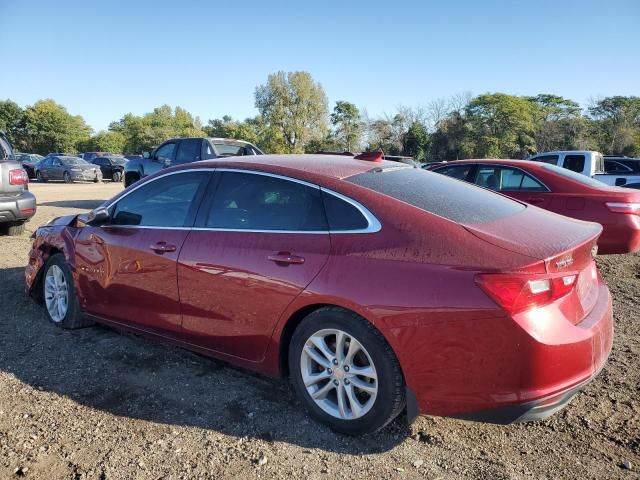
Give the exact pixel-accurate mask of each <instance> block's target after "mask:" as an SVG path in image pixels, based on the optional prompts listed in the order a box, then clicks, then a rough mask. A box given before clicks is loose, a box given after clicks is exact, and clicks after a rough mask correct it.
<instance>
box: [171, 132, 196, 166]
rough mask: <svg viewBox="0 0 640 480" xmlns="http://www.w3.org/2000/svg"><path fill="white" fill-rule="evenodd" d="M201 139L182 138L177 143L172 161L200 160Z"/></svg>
mask: <svg viewBox="0 0 640 480" xmlns="http://www.w3.org/2000/svg"><path fill="white" fill-rule="evenodd" d="M201 148H202V140H200V139H199V138H189V139H187V140H182V141H181V142H180V144H179V145H178V152H177V153H176V159H175V162H174V163H178V164H179V163H189V162H196V161H198V160H200V149H201Z"/></svg>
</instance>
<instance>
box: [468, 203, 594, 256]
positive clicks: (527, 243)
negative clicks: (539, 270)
mask: <svg viewBox="0 0 640 480" xmlns="http://www.w3.org/2000/svg"><path fill="white" fill-rule="evenodd" d="M462 226H463V227H464V228H465V229H466V230H467V231H469V232H470V233H472V234H473V235H475V236H476V237H478V238H480V239H482V240H484V241H485V242H488V243H491V244H492V245H495V246H497V247H500V248H503V249H505V250H509V251H511V252H515V253H519V254H522V255H526V256H528V257H533V258H536V259H539V260H544V261H545V262H547V263H548V262H549V261H550V260H551V259H553V258H555V257H557V256H559V255H562V254H564V253H566V252H569V251H571V250H574V249H576V248H580V247H584V248H587V249H589V250H590V249H591V247H592V245H594V244H595V240H596V239H597V238H598V237H599V236H600V233H602V226H600V225H599V224H597V223H591V222H583V221H582V220H576V219H573V218H568V217H564V216H562V215H558V214H555V213H552V212H549V211H547V210H543V209H541V208H537V207H534V206H527V208H525V209H524V210H522V211H520V212H518V213H516V214H515V215H510V216H508V217H504V218H501V219H499V220H494V221H492V222H488V223H482V224H462Z"/></svg>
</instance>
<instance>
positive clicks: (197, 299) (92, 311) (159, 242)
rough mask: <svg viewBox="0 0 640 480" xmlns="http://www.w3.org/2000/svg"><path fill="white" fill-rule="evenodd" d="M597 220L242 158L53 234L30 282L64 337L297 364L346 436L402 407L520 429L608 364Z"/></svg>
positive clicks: (167, 175)
mask: <svg viewBox="0 0 640 480" xmlns="http://www.w3.org/2000/svg"><path fill="white" fill-rule="evenodd" d="M601 230H602V228H601V227H600V225H598V224H595V223H587V222H582V221H578V220H572V219H568V218H566V217H563V216H560V215H556V214H554V213H550V212H547V211H545V210H542V209H539V208H536V207H532V206H528V205H526V204H523V203H520V202H517V201H514V200H511V199H509V198H506V197H504V196H501V195H497V194H495V193H493V192H490V191H488V190H486V189H483V188H478V187H476V186H473V185H469V184H467V183H464V182H459V181H457V180H453V179H450V178H448V177H446V176H444V175H438V174H435V173H431V172H426V171H423V170H420V169H417V168H412V167H411V166H408V165H401V164H398V163H391V162H376V163H372V162H371V161H365V160H357V159H349V158H345V157H344V156H324V155H323V156H265V157H260V159H259V160H251V159H248V158H247V157H242V158H236V159H225V160H220V161H207V162H198V163H195V164H189V165H184V166H181V167H176V168H172V169H168V170H164V171H162V172H159V173H158V174H156V175H153V176H150V177H147V178H145V179H144V180H142V181H141V182H138V183H136V184H135V185H133V186H132V187H130V188H128V189H127V190H125V191H123V192H122V193H121V194H119V195H118V196H116V197H114V198H113V199H111V200H109V201H107V202H106V203H105V204H104V206H102V207H100V208H98V209H96V210H94V211H93V212H91V213H90V214H89V215H80V216H68V217H61V218H58V219H56V220H54V221H52V222H51V223H49V224H47V225H44V226H42V227H40V228H39V229H38V230H37V232H36V233H35V235H34V241H33V246H32V249H31V252H30V254H29V264H28V266H27V268H26V283H27V287H28V290H29V291H30V293H31V294H32V295H33V296H34V297H35V298H36V299H38V300H40V301H42V303H43V304H44V306H45V311H46V315H47V317H48V319H49V320H50V321H51V322H53V323H54V324H55V325H58V326H61V327H63V328H75V327H80V326H83V325H86V324H87V323H91V322H94V321H96V322H100V323H104V324H108V325H111V326H115V327H117V328H124V329H129V330H131V331H134V332H139V333H144V334H148V335H155V336H158V337H162V338H163V339H170V340H172V341H174V342H176V343H177V344H179V345H182V346H184V347H186V348H189V349H193V350H196V351H198V352H201V353H204V354H207V355H211V356H215V357H218V358H222V359H225V360H228V361H230V362H233V363H235V364H237V365H241V366H244V367H247V368H250V369H253V370H257V371H259V372H262V373H264V374H267V375H273V376H278V375H288V376H289V377H290V378H291V381H292V383H293V386H294V388H295V390H296V392H297V394H298V395H299V397H300V398H301V400H302V402H303V404H304V405H305V406H306V407H307V408H308V410H309V412H310V414H311V415H313V416H314V417H315V418H316V419H319V420H320V421H322V422H324V423H326V424H328V425H329V426H330V427H332V428H333V429H335V430H337V431H340V432H345V433H349V434H362V433H366V432H371V431H374V430H377V429H379V428H381V427H383V426H384V425H386V424H387V423H388V422H390V421H391V420H392V419H393V418H394V417H396V416H397V415H398V414H399V413H400V412H401V411H402V410H403V409H405V408H406V409H407V416H408V418H409V419H413V418H414V417H415V415H417V414H418V413H424V414H431V415H447V416H455V417H460V418H467V419H475V420H481V421H492V422H502V423H504V422H513V421H525V420H534V419H539V418H545V417H546V416H548V415H551V414H552V413H553V412H555V411H556V410H558V409H559V408H562V407H563V406H564V405H566V404H567V403H568V402H569V400H570V399H571V398H572V397H573V396H574V395H575V394H576V393H577V391H578V390H579V389H581V388H582V387H583V386H584V385H585V384H586V382H588V381H589V380H591V379H592V378H593V377H594V376H595V375H596V374H597V373H598V371H599V370H600V369H601V368H602V366H603V365H604V363H605V361H606V359H607V356H608V355H609V352H610V349H611V344H612V334H613V331H612V317H611V299H610V295H609V291H608V290H607V287H606V286H605V285H604V283H603V281H602V279H601V277H600V275H599V274H598V271H597V269H596V265H595V262H594V260H593V252H594V247H595V244H596V241H597V238H598V236H599V234H600V232H601ZM550 238H552V239H553V240H552V241H549V239H550Z"/></svg>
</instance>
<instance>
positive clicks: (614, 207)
mask: <svg viewBox="0 0 640 480" xmlns="http://www.w3.org/2000/svg"><path fill="white" fill-rule="evenodd" d="M606 205H607V208H608V209H609V210H611V211H612V212H616V213H632V214H635V215H640V203H626V202H607V203H606Z"/></svg>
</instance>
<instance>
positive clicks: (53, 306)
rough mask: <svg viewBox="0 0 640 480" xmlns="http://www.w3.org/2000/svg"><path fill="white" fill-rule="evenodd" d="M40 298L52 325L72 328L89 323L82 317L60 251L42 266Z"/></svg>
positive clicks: (67, 269)
mask: <svg viewBox="0 0 640 480" xmlns="http://www.w3.org/2000/svg"><path fill="white" fill-rule="evenodd" d="M42 298H43V299H44V306H45V310H46V312H47V318H48V319H49V321H50V322H51V323H53V324H54V325H56V326H58V327H61V328H67V329H74V328H80V327H85V326H88V325H90V324H91V322H89V321H87V320H85V319H84V318H83V315H82V312H81V310H80V304H79V302H78V297H77V296H76V290H75V286H74V284H73V277H72V276H71V269H70V268H69V265H68V264H67V260H66V259H65V258H64V255H63V254H61V253H56V254H55V255H52V256H51V257H50V258H49V260H48V261H47V263H46V265H45V266H44V274H43V276H42Z"/></svg>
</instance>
